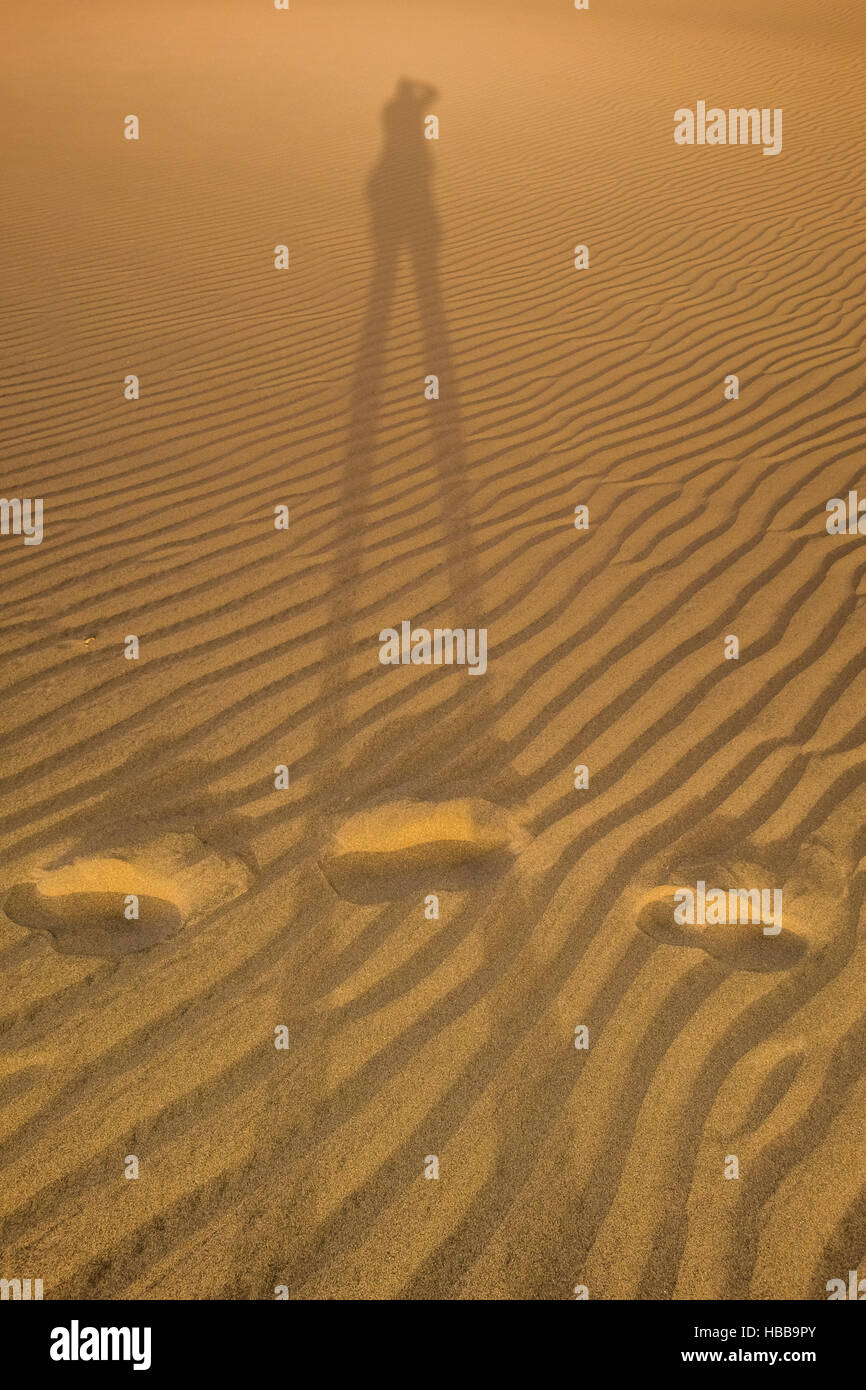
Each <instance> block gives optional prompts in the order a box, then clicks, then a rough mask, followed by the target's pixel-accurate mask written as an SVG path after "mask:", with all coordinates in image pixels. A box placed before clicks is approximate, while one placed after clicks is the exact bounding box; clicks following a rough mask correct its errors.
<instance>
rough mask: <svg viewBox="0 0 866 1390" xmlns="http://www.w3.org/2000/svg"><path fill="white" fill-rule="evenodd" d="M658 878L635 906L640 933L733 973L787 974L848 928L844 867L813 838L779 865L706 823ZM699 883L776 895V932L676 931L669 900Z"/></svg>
mask: <svg viewBox="0 0 866 1390" xmlns="http://www.w3.org/2000/svg"><path fill="white" fill-rule="evenodd" d="M662 874H663V875H664V878H665V879H666V881H665V882H663V883H661V884H659V885H658V886H657V887H654V888H652V889H650V890H649V891H648V892H646V893H644V895H643V896H642V897H641V898H640V899H639V900H638V902H637V903H636V906H635V920H636V922H637V925H638V927H639V928H640V930H641V931H643V932H646V934H647V935H648V936H652V937H654V938H655V940H657V941H662V942H664V943H665V944H666V945H670V946H687V947H692V948H696V949H699V950H703V951H706V952H707V953H708V954H709V955H711V956H713V957H714V958H715V959H716V960H718V961H720V962H721V963H722V964H723V965H726V966H728V967H729V968H731V969H734V970H755V971H772V970H787V969H790V967H791V966H793V965H794V964H796V962H797V961H798V960H800V959H801V958H802V957H803V956H806V955H809V956H811V957H814V958H818V957H820V956H822V955H823V954H824V953H825V952H826V951H827V950H828V949H829V948H830V947H831V946H833V945H834V944H836V943H841V941H842V938H843V937H844V935H845V933H846V930H847V929H848V928H849V927H850V925H851V905H850V898H849V894H848V890H847V886H846V885H847V883H848V881H849V879H850V866H847V865H846V863H845V859H844V855H843V854H842V853H841V852H839V851H837V850H836V849H834V848H833V846H832V845H829V844H828V843H826V842H825V841H823V840H822V839H821V838H820V837H819V836H818V835H817V834H813V835H810V836H809V837H808V838H807V839H806V840H804V841H803V842H802V843H801V844H800V846H799V848H798V849H797V851H796V854H795V855H792V854H791V853H788V854H787V856H786V858H785V860H784V861H783V859H782V857H781V855H780V854H779V853H777V852H775V851H772V850H766V849H765V850H761V851H759V850H758V849H757V848H756V846H754V845H752V844H750V843H748V842H746V843H743V842H741V841H740V840H739V837H738V835H737V832H736V828H735V827H734V826H732V825H726V824H724V823H722V824H719V823H717V822H713V823H712V824H711V825H706V826H704V827H699V828H698V829H697V830H696V831H694V832H692V833H691V834H690V835H688V836H685V837H684V838H683V840H681V841H680V844H679V846H677V848H676V849H675V850H674V851H673V852H672V853H671V854H670V855H669V856H668V858H667V861H666V862H665V863H664V864H663V865H660V875H659V876H660V877H661V876H662ZM700 879H702V880H703V881H704V882H705V883H706V885H707V890H709V889H710V888H722V889H725V890H730V889H731V888H780V889H781V890H782V904H783V910H782V930H781V931H780V932H779V933H778V935H775V936H772V935H770V936H767V935H764V931H763V926H762V925H761V924H760V923H755V924H750V925H748V926H741V925H737V924H733V925H732V924H722V925H718V926H715V925H700V924H698V923H695V924H694V925H693V926H692V925H687V924H684V925H679V924H678V923H676V922H675V921H674V907H675V903H674V893H676V892H677V890H678V889H680V888H691V889H692V890H694V889H695V886H696V884H697V882H698V880H700Z"/></svg>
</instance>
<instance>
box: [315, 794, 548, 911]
mask: <svg viewBox="0 0 866 1390" xmlns="http://www.w3.org/2000/svg"><path fill="white" fill-rule="evenodd" d="M528 843H529V835H528V834H527V832H526V831H525V830H523V829H522V828H521V826H520V825H519V824H518V823H517V822H516V821H515V820H514V819H513V818H512V817H511V816H510V815H509V814H508V813H507V812H506V811H503V810H502V809H501V808H500V807H498V806H494V805H493V804H492V803H491V802H489V801H482V800H480V799H476V798H468V797H466V798H462V799H460V800H457V801H410V800H405V801H392V802H388V803H386V804H385V805H380V806H374V807H372V808H370V809H369V810H366V811H360V812H359V813H358V814H357V815H355V816H352V817H351V818H350V819H349V820H347V821H344V822H343V823H342V824H341V825H340V826H339V827H338V828H337V829H336V830H335V831H334V833H333V834H332V836H331V838H330V840H329V841H328V843H327V845H326V846H325V848H324V850H323V851H322V853H321V855H320V857H319V867H320V868H321V870H322V872H323V873H324V875H325V877H326V878H327V880H328V882H329V883H330V885H331V887H332V888H333V889H334V890H335V891H336V892H337V893H339V894H340V895H341V896H342V897H344V898H348V899H349V900H350V901H351V902H357V903H371V902H382V901H384V900H385V899H389V898H401V897H405V896H406V895H407V894H409V893H412V892H419V891H426V892H434V891H436V890H437V889H446V890H448V889H452V890H457V891H459V890H460V889H466V888H473V887H476V886H477V885H479V884H481V883H483V882H485V881H487V880H488V879H489V878H491V877H493V876H495V875H497V874H499V873H502V872H504V871H505V870H506V869H507V868H508V867H509V866H510V865H511V863H512V862H513V860H514V858H515V856H516V855H518V854H520V852H521V851H522V850H523V849H524V848H525V847H526V845H527V844H528Z"/></svg>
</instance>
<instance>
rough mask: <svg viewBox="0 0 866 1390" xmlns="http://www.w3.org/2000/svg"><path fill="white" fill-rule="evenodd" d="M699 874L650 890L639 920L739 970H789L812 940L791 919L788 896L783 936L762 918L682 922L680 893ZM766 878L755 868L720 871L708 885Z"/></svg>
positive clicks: (650, 931) (651, 932) (670, 940)
mask: <svg viewBox="0 0 866 1390" xmlns="http://www.w3.org/2000/svg"><path fill="white" fill-rule="evenodd" d="M695 883H696V879H694V878H691V879H690V878H688V877H686V876H684V877H683V878H682V879H681V880H680V882H678V883H663V884H660V885H659V886H658V887H657V888H653V889H652V890H651V892H649V893H647V894H646V895H645V896H644V897H643V898H642V899H641V902H640V904H639V906H638V911H637V925H638V926H639V927H640V929H641V931H643V932H646V934H647V936H652V937H654V938H655V940H656V941H661V942H663V943H664V944H665V945H666V946H690V947H696V948H697V949H699V950H703V951H706V952H707V954H708V955H711V956H714V957H715V959H716V960H718V961H721V962H722V963H723V964H724V965H728V966H731V967H732V968H733V969H735V970H759V971H765V970H788V969H790V967H791V966H792V965H794V964H795V962H796V961H798V960H799V959H800V957H801V956H802V955H803V953H804V952H805V950H806V949H807V943H806V941H805V940H804V939H803V937H802V936H801V935H800V934H798V932H797V931H796V930H792V927H791V926H790V925H789V920H788V919H789V904H788V903H787V902H786V901H785V900H784V895H783V905H784V910H783V915H782V930H781V931H780V932H779V934H778V935H777V936H765V935H764V930H763V926H762V925H761V923H750V924H749V925H747V926H742V925H737V924H736V923H725V924H723V925H718V926H713V925H703V924H701V923H698V922H696V923H695V924H694V925H690V924H684V925H682V926H681V925H679V924H678V923H677V922H675V921H674V908H675V906H676V904H675V902H674V894H675V893H676V892H677V891H678V889H680V888H688V887H691V888H692V890H694V887H695ZM760 883H761V880H760V879H759V878H756V877H755V875H754V873H753V874H752V876H751V877H750V878H737V879H733V878H731V877H730V875H726V876H724V877H723V876H721V875H715V876H713V877H712V878H709V877H708V878H707V879H706V884H707V889H708V890H709V888H710V887H713V888H725V889H727V888H734V887H740V886H742V887H747V888H751V887H754V886H756V885H759V884H760Z"/></svg>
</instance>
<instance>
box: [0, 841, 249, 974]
mask: <svg viewBox="0 0 866 1390" xmlns="http://www.w3.org/2000/svg"><path fill="white" fill-rule="evenodd" d="M250 879H251V875H250V873H249V870H248V869H247V868H246V866H245V865H244V864H243V863H242V862H241V860H240V859H238V858H237V857H236V856H234V855H229V854H223V853H219V852H218V851H216V850H214V849H212V848H211V847H209V846H206V845H204V844H203V843H202V841H201V840H199V839H198V838H197V837H196V836H195V835H182V834H172V835H163V836H161V837H160V838H159V839H157V840H153V841H150V842H149V843H147V844H145V845H140V846H135V847H131V848H127V849H114V850H112V851H110V852H109V853H107V854H106V855H104V856H96V857H90V858H85V859H73V860H72V861H71V862H68V863H65V864H60V865H56V866H55V867H53V868H49V869H46V870H44V871H43V872H41V873H38V874H36V876H35V877H34V878H32V879H30V880H27V881H25V882H23V883H18V884H16V885H15V886H14V887H13V888H12V889H11V890H10V891H9V893H8V894H7V896H6V900H5V902H4V904H3V910H4V911H5V913H6V915H7V917H9V918H11V920H12V921H13V922H15V923H17V924H18V925H19V926H22V927H27V928H29V929H31V930H34V931H44V932H48V933H49V935H50V937H51V941H52V944H53V946H54V947H55V949H56V950H57V951H59V952H61V953H62V954H64V955H74V956H123V955H128V954H129V953H131V952H134V951H144V950H147V949H148V947H151V946H155V945H156V944H157V942H159V941H164V940H166V939H167V938H168V937H171V936H174V935H175V934H176V932H178V931H179V930H180V928H181V927H182V926H184V925H185V924H186V923H187V922H191V921H195V920H196V919H197V918H199V917H202V916H204V914H205V913H208V912H212V911H213V910H214V909H215V908H217V907H220V906H222V905H223V904H224V903H227V902H230V901H231V900H232V899H233V898H236V897H238V896H239V894H241V893H243V892H244V891H245V890H246V888H247V887H248V886H249V883H250ZM130 895H134V896H135V897H136V898H137V899H138V918H137V919H133V920H129V919H128V918H127V917H126V910H127V899H128V897H129V896H130Z"/></svg>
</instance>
